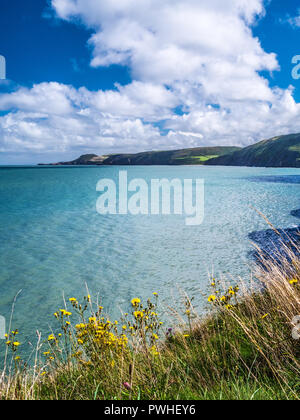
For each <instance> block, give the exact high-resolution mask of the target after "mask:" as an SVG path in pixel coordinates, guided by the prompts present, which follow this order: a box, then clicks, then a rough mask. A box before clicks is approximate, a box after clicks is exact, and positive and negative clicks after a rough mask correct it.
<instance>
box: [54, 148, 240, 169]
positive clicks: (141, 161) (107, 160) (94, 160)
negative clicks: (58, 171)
mask: <svg viewBox="0 0 300 420" xmlns="http://www.w3.org/2000/svg"><path fill="white" fill-rule="evenodd" d="M236 150H239V148H238V147H196V148H194V149H181V150H167V151H157V152H143V153H137V154H113V155H109V156H97V155H83V156H80V157H79V158H78V159H75V160H73V161H71V162H60V163H57V164H55V165H198V164H203V163H204V162H205V161H207V160H209V159H211V158H213V157H218V156H222V155H224V154H227V153H232V152H234V151H236Z"/></svg>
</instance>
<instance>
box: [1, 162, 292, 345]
mask: <svg viewBox="0 0 300 420" xmlns="http://www.w3.org/2000/svg"><path fill="white" fill-rule="evenodd" d="M119 170H127V171H128V177H129V179H133V178H143V179H145V180H146V181H149V182H150V180H151V179H152V178H168V179H173V178H180V179H184V178H192V179H195V178H203V179H204V180H205V219H204V222H203V224H202V225H200V226H192V227H190V226H186V225H185V223H184V216H182V217H181V216H174V215H171V216H151V215H149V216H132V215H126V216H125V215H123V216H119V215H109V216H101V215H99V214H98V213H97V212H96V201H97V198H98V197H99V193H98V192H97V191H96V184H97V182H98V181H99V180H100V179H102V178H112V179H117V178H118V173H119ZM299 183H300V170H299V169H261V168H259V169H258V168H230V167H199V166H189V167H188V166H179V167H160V166H157V167H156V166H148V167H139V166H135V167H1V168H0V315H2V316H5V317H6V318H7V320H8V319H9V315H10V311H11V305H12V301H13V298H14V296H15V295H16V293H17V292H18V291H19V290H22V292H21V294H20V295H19V298H18V300H17V304H16V309H15V313H14V322H13V326H14V328H19V329H20V331H21V334H20V341H22V342H23V343H24V342H26V341H28V340H30V341H31V342H34V341H35V330H36V329H39V330H40V331H42V332H43V334H44V336H46V334H47V332H48V331H49V326H54V325H55V321H54V318H53V312H55V310H57V309H58V308H59V307H62V301H63V294H64V295H65V297H66V298H69V297H78V298H80V297H82V296H83V295H85V294H86V292H85V283H87V284H88V287H89V289H90V292H91V294H92V295H95V296H96V295H97V294H99V296H100V297H101V302H102V304H103V306H104V307H105V309H106V311H107V312H108V313H110V314H111V315H112V316H118V314H119V311H120V309H119V308H122V309H123V310H126V309H128V302H129V301H130V299H132V298H133V297H141V298H147V297H149V296H151V294H152V292H159V294H160V297H161V299H162V301H164V302H167V303H168V304H170V305H172V302H173V300H174V302H175V301H178V289H181V290H183V291H185V292H186V293H188V294H189V295H190V296H196V297H197V299H196V304H197V306H198V307H199V309H200V310H201V309H203V308H204V299H203V300H201V293H199V292H205V290H206V288H207V283H208V273H214V274H215V275H216V276H221V275H222V276H228V277H229V278H233V279H237V278H238V277H239V276H242V277H243V278H244V279H245V280H247V279H249V276H250V273H251V266H252V264H253V260H252V259H251V250H252V249H253V247H252V245H251V240H250V238H249V234H251V233H252V232H254V231H263V230H265V229H266V228H267V226H266V223H265V221H264V220H263V219H262V218H261V217H260V216H259V215H258V214H257V213H256V212H255V210H254V209H257V210H259V211H261V212H263V213H264V214H265V216H267V217H268V218H269V219H270V221H271V222H272V223H273V224H274V225H275V226H276V227H279V228H283V229H285V228H296V227H297V226H298V225H299V219H298V218H297V217H296V214H295V213H293V215H292V214H291V212H292V211H293V210H297V209H299V207H300V205H299V204H300V200H299ZM3 348H4V344H3V341H2V343H1V344H0V349H1V351H3Z"/></svg>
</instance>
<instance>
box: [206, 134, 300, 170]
mask: <svg viewBox="0 0 300 420" xmlns="http://www.w3.org/2000/svg"><path fill="white" fill-rule="evenodd" d="M206 164H207V165H226V166H261V167H291V168H300V134H291V135H288V136H280V137H274V138H272V139H269V140H263V141H261V142H259V143H257V144H254V145H252V146H249V147H246V148H244V149H242V150H239V151H236V152H234V153H231V154H229V155H226V156H219V157H217V158H215V159H211V160H209V161H208V162H206Z"/></svg>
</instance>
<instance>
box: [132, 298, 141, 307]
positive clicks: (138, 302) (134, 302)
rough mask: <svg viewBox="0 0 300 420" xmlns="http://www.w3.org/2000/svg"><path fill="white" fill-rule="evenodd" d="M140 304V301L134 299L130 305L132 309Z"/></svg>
mask: <svg viewBox="0 0 300 420" xmlns="http://www.w3.org/2000/svg"><path fill="white" fill-rule="evenodd" d="M140 303H141V299H139V298H134V299H132V301H131V304H132V306H133V307H136V306H138V305H139V304H140Z"/></svg>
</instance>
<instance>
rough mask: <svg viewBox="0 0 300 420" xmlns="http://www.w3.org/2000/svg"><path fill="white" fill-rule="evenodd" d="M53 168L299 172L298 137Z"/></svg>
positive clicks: (93, 158) (88, 158)
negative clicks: (217, 167)
mask: <svg viewBox="0 0 300 420" xmlns="http://www.w3.org/2000/svg"><path fill="white" fill-rule="evenodd" d="M54 165H225V166H258V167H291V168H293V167H295V168H300V134H291V135H288V136H280V137H274V138H272V139H269V140H263V141H261V142H259V143H256V144H254V145H252V146H249V147H245V148H244V149H241V148H239V147H196V148H193V149H182V150H169V151H156V152H143V153H137V154H113V155H108V156H97V155H83V156H80V157H79V158H78V159H75V160H73V161H71V162H60V163H57V164H54Z"/></svg>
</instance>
